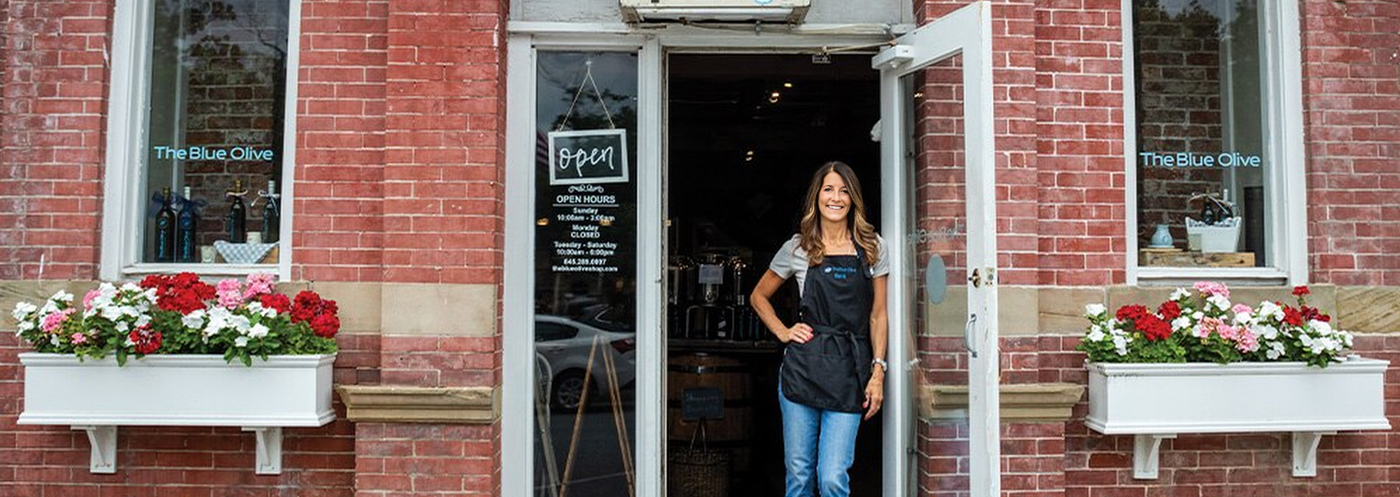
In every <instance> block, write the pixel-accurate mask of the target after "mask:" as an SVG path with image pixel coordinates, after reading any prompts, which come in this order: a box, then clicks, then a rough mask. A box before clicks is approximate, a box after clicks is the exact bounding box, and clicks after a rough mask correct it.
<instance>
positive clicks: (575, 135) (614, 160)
mask: <svg viewBox="0 0 1400 497" xmlns="http://www.w3.org/2000/svg"><path fill="white" fill-rule="evenodd" d="M627 181H628V180H627V130H625V129H592V130H587V131H553V132H550V133H549V184H551V185H574V184H580V183H626V182H627Z"/></svg>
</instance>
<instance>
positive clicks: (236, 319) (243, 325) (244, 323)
mask: <svg viewBox="0 0 1400 497" xmlns="http://www.w3.org/2000/svg"><path fill="white" fill-rule="evenodd" d="M228 322H229V324H231V325H233V329H235V330H238V334H240V335H247V334H248V329H249V328H252V327H253V323H252V322H251V321H248V318H247V317H246V316H237V315H235V316H233V317H231V318H229V319H228Z"/></svg>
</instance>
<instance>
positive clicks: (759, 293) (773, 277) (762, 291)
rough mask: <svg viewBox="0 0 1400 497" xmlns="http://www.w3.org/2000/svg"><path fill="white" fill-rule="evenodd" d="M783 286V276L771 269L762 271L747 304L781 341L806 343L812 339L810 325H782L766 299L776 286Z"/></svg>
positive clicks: (776, 289)
mask: <svg viewBox="0 0 1400 497" xmlns="http://www.w3.org/2000/svg"><path fill="white" fill-rule="evenodd" d="M781 286H783V277H782V276H778V273H775V272H773V270H772V269H769V270H767V271H764V273H763V277H762V278H760V279H759V280H758V285H757V286H754V288H753V293H751V294H749V305H750V306H752V307H753V310H754V312H756V313H758V318H759V319H761V320H763V325H764V326H767V327H768V331H769V332H772V333H773V335H774V336H776V337H778V340H781V341H782V342H783V343H787V342H793V341H795V342H797V343H807V340H811V339H812V327H810V326H807V325H806V324H804V323H795V324H793V325H792V327H788V326H785V325H783V320H781V319H778V313H777V312H775V311H774V310H773V304H772V303H771V302H769V301H768V299H769V298H770V297H772V296H773V293H775V292H777V291H778V288H779V287H781Z"/></svg>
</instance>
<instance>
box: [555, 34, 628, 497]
mask: <svg viewBox="0 0 1400 497" xmlns="http://www.w3.org/2000/svg"><path fill="white" fill-rule="evenodd" d="M537 61H538V62H537V67H538V71H537V73H536V78H537V79H536V92H537V93H536V97H535V98H536V101H535V103H536V109H537V114H536V123H537V126H538V128H537V130H536V144H537V154H536V174H535V178H536V184H535V217H536V223H535V224H536V232H535V247H534V249H535V254H536V257H535V296H534V302H535V313H536V315H535V357H536V368H537V369H536V378H537V383H536V402H535V424H536V430H535V433H534V434H533V437H534V440H535V443H534V448H535V458H534V459H535V468H534V472H535V473H534V474H535V490H536V491H535V495H540V496H551V497H554V496H558V495H561V494H564V493H567V495H568V496H570V497H590V496H599V497H602V496H607V497H615V496H627V495H634V493H633V492H634V488H635V481H634V480H635V469H634V468H635V464H634V462H633V460H632V457H633V454H634V447H635V444H634V441H633V440H634V438H635V436H636V424H635V416H634V414H635V402H634V397H635V394H634V390H633V388H632V384H633V380H634V378H635V376H636V351H635V348H636V347H635V346H636V341H635V340H636V330H637V328H636V305H635V303H636V298H637V297H636V239H637V220H636V214H637V188H636V186H635V185H636V184H635V182H633V181H632V180H634V179H635V178H636V177H637V174H636V161H635V160H630V159H635V158H636V152H637V147H636V136H637V132H636V131H637V129H636V113H637V56H636V54H635V53H600V52H540V53H539V56H538V58H537ZM619 131H620V132H619ZM551 173H553V174H551Z"/></svg>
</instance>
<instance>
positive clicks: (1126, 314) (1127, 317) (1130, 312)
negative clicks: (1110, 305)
mask: <svg viewBox="0 0 1400 497" xmlns="http://www.w3.org/2000/svg"><path fill="white" fill-rule="evenodd" d="M1146 315H1147V306H1143V305H1125V306H1123V307H1119V308H1118V313H1117V315H1116V317H1117V318H1118V320H1119V321H1135V320H1137V319H1138V318H1140V317H1142V316H1146Z"/></svg>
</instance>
